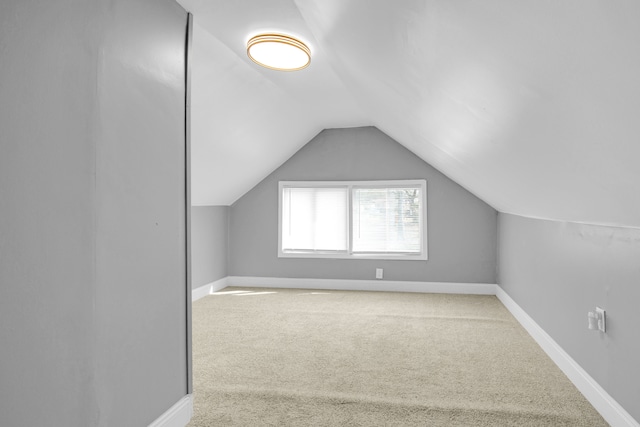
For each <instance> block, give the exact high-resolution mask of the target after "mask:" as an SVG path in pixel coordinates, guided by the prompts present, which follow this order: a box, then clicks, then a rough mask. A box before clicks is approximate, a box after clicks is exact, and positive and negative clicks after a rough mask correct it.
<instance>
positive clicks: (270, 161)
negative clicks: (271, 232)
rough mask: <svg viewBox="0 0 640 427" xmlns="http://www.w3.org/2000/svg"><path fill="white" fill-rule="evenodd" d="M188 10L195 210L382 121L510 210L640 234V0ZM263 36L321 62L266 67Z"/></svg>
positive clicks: (224, 4)
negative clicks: (256, 38)
mask: <svg viewBox="0 0 640 427" xmlns="http://www.w3.org/2000/svg"><path fill="white" fill-rule="evenodd" d="M180 2H181V4H183V6H184V7H185V8H186V9H187V10H189V11H191V12H192V13H193V15H194V21H195V24H196V26H195V32H194V60H193V93H192V159H193V160H192V171H193V179H192V200H193V203H194V204H195V205H229V204H232V203H233V202H234V201H235V200H237V199H238V198H239V197H241V196H242V195H243V194H244V193H245V192H246V191H248V190H249V189H251V188H252V187H253V186H254V185H255V184H257V183H258V182H259V181H260V180H261V179H262V178H264V177H265V176H267V175H268V174H269V173H270V172H271V171H273V170H275V169H276V168H277V167H278V166H279V165H280V164H282V163H283V162H284V161H285V160H287V159H288V158H289V157H290V156H291V155H292V154H294V153H295V152H296V151H297V150H298V149H299V148H300V147H302V146H303V145H304V144H305V143H306V142H308V141H309V140H310V139H311V138H312V137H313V136H315V135H316V134H317V133H318V132H319V131H320V130H322V129H324V128H335V127H350V126H363V125H374V126H377V127H378V128H379V129H381V130H382V131H384V132H386V133H387V134H388V135H389V136H391V137H392V138H394V139H396V140H397V141H398V142H400V143H402V144H403V145H405V146H406V147H407V148H409V149H410V150H412V151H413V152H414V153H416V154H417V155H418V156H420V157H421V158H423V159H424V160H425V161H427V162H428V163H430V164H431V165H433V166H434V167H436V168H438V169H439V170H440V171H442V172H443V173H444V174H446V175H447V176H449V177H450V178H452V179H454V180H455V181H457V182H458V183H459V184H461V185H462V186H464V187H465V188H467V189H468V190H470V191H471V192H473V193H474V194H476V195H477V196H478V197H480V198H481V199H483V200H485V201H486V202H487V203H489V204H490V205H492V206H493V207H495V208H496V209H498V210H499V211H502V212H507V213H515V214H520V215H525V216H532V217H539V218H549V219H558V220H570V221H578V222H590V223H600V224H612V225H625V226H634V227H640V197H639V196H640V167H638V163H640V49H639V48H638V42H640V25H639V24H638V22H640V2H637V1H635V0H626V1H622V0H621V1H613V2H605V1H602V0H599V1H594V0H580V1H578V0H565V1H557V0H536V1H506V0H483V1H473V0H465V1H450V0H431V1H428V0H422V1H417V0H416V1H413V0H402V1H389V0H269V1H265V0H234V1H230V0H225V1H221V0H181V1H180ZM263 30H275V31H278V32H285V33H289V34H292V35H295V36H299V37H300V38H301V39H302V40H304V41H305V42H307V43H308V44H309V45H310V47H311V50H312V55H313V59H312V63H311V66H310V67H309V68H307V69H305V70H302V71H299V72H294V73H283V72H277V71H272V70H268V69H264V68H261V67H259V66H257V65H256V64H254V63H253V62H251V61H250V60H249V59H248V58H247V56H246V53H245V50H246V41H247V40H248V39H249V38H250V36H251V35H253V34H255V33H257V32H261V31H263Z"/></svg>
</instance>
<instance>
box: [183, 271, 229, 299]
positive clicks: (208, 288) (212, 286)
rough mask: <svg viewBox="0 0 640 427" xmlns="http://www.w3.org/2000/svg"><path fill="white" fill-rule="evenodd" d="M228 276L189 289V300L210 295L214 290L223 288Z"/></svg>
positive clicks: (225, 285) (226, 283) (226, 284)
mask: <svg viewBox="0 0 640 427" xmlns="http://www.w3.org/2000/svg"><path fill="white" fill-rule="evenodd" d="M228 279H229V278H228V277H223V278H222V279H219V280H216V281H215V282H211V283H207V284H206V285H204V286H200V287H198V288H195V289H193V290H192V291H191V301H192V302H193V301H197V300H199V299H200V298H202V297H206V296H207V295H211V294H212V293H214V292H218V291H219V290H220V289H224V288H226V287H227V286H230V285H229V284H228Z"/></svg>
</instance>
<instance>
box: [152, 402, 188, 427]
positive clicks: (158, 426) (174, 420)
mask: <svg viewBox="0 0 640 427" xmlns="http://www.w3.org/2000/svg"><path fill="white" fill-rule="evenodd" d="M192 416H193V397H192V395H190V394H188V395H186V396H184V397H183V398H182V399H180V400H178V401H177V402H176V403H175V405H173V406H172V407H171V408H169V409H167V411H166V412H165V413H164V414H162V415H160V417H158V419H156V420H155V421H154V422H152V423H151V424H149V427H184V426H186V425H187V424H189V421H191V417H192Z"/></svg>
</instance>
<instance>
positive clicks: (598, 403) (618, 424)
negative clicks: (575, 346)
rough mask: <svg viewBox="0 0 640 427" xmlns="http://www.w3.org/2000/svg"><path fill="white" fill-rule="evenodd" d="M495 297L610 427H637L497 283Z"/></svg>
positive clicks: (631, 418) (629, 416) (622, 409)
mask: <svg viewBox="0 0 640 427" xmlns="http://www.w3.org/2000/svg"><path fill="white" fill-rule="evenodd" d="M496 296H497V297H498V299H499V300H500V301H501V302H502V304H503V305H504V306H505V307H506V308H507V310H509V311H510V312H511V314H512V315H513V317H515V318H516V320H518V322H520V324H521V325H522V326H523V327H524V328H525V329H526V330H527V332H529V335H531V337H533V339H534V340H535V341H536V342H537V343H538V345H539V346H540V347H542V349H543V350H544V351H545V353H547V356H549V357H550V358H551V360H553V361H554V362H555V364H556V365H558V367H559V368H560V369H561V370H562V372H564V374H565V375H566V376H567V377H568V378H569V379H570V380H571V382H572V383H573V384H574V385H575V386H576V388H577V389H578V390H580V392H581V393H582V394H583V395H584V397H586V399H587V400H588V401H589V403H591V405H593V407H594V408H595V409H596V410H597V411H598V412H599V413H600V415H602V418H604V419H605V421H606V422H608V423H609V424H610V425H611V426H612V427H640V424H638V422H637V421H636V420H635V419H634V418H633V417H632V416H631V415H629V413H628V412H627V411H625V409H624V408H623V407H622V406H620V404H619V403H618V402H616V401H615V400H614V399H613V398H612V397H611V396H610V395H609V393H607V392H606V391H605V390H604V389H603V388H602V387H601V386H600V384H598V383H597V382H596V381H595V380H594V379H593V378H592V377H591V376H590V375H589V374H588V373H587V372H586V371H585V370H584V369H582V367H581V366H580V365H578V363H577V362H576V361H575V360H573V358H572V357H571V356H569V354H567V352H565V351H564V350H563V349H562V347H560V345H558V343H556V342H555V341H554V340H553V338H551V337H550V336H549V334H547V333H546V332H545V331H544V329H542V328H541V327H540V326H539V325H538V324H537V323H536V322H535V321H534V320H533V319H532V318H531V317H530V316H529V315H528V314H527V313H526V312H525V311H524V310H523V309H522V308H521V307H520V306H519V305H518V304H516V302H515V301H514V300H512V299H511V297H510V296H509V295H507V293H506V292H505V291H504V290H503V289H502V288H501V287H500V286H496Z"/></svg>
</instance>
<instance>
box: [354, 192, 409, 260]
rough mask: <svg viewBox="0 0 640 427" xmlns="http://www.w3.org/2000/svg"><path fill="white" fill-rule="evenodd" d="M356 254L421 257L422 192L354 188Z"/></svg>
mask: <svg viewBox="0 0 640 427" xmlns="http://www.w3.org/2000/svg"><path fill="white" fill-rule="evenodd" d="M352 191H353V193H352V194H353V231H352V233H353V237H352V239H353V252H365V253H420V249H421V247H420V246H421V240H422V234H421V231H420V230H421V224H420V222H421V220H420V217H421V215H420V213H421V207H420V200H421V197H420V188H419V187H417V186H414V187H398V188H393V187H392V188H354V189H353V190H352Z"/></svg>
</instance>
